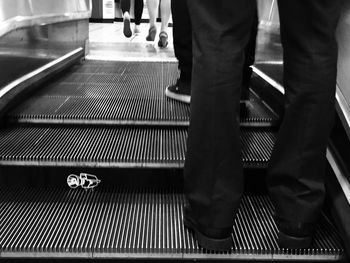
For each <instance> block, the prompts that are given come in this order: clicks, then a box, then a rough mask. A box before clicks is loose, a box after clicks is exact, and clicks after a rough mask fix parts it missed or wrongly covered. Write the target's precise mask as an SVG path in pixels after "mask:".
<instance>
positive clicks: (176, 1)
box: [171, 0, 192, 82]
mask: <svg viewBox="0 0 350 263" xmlns="http://www.w3.org/2000/svg"><path fill="white" fill-rule="evenodd" d="M171 14H172V18H173V38H174V52H175V56H176V58H177V60H178V61H179V70H180V79H181V80H182V81H184V82H191V78H192V26H191V19H190V15H189V13H188V7H187V0H173V1H171Z"/></svg>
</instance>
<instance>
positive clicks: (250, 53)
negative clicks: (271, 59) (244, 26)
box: [241, 9, 259, 101]
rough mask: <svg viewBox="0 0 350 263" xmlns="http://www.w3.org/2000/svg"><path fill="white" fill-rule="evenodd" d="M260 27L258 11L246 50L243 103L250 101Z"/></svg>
mask: <svg viewBox="0 0 350 263" xmlns="http://www.w3.org/2000/svg"><path fill="white" fill-rule="evenodd" d="M256 10H257V9H256ZM258 25H259V19H258V11H256V12H255V14H254V21H253V26H252V29H251V32H250V36H249V41H248V44H247V46H246V47H245V49H244V54H245V58H244V66H243V78H242V94H241V100H243V101H247V100H249V86H250V78H251V76H252V73H253V70H252V68H251V66H252V65H253V64H254V61H255V48H256V37H257V34H258Z"/></svg>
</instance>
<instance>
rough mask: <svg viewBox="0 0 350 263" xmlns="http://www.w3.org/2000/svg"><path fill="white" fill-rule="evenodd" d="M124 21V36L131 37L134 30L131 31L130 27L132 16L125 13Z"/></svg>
mask: <svg viewBox="0 0 350 263" xmlns="http://www.w3.org/2000/svg"><path fill="white" fill-rule="evenodd" d="M123 23H124V27H123V33H124V36H125V37H127V38H129V37H131V36H132V32H131V28H130V16H129V15H127V14H124V18H123Z"/></svg>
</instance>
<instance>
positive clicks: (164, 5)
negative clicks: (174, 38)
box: [158, 0, 171, 47]
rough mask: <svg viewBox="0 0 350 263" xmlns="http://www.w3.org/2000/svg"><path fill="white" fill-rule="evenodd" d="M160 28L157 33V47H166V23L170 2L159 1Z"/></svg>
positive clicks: (168, 17) (169, 12) (167, 21)
mask: <svg viewBox="0 0 350 263" xmlns="http://www.w3.org/2000/svg"><path fill="white" fill-rule="evenodd" d="M160 14H161V20H162V23H161V28H160V33H159V42H158V46H159V47H166V46H167V45H168V23H169V19H170V15H171V10H170V0H160Z"/></svg>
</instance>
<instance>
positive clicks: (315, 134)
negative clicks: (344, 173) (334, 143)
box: [267, 0, 342, 248]
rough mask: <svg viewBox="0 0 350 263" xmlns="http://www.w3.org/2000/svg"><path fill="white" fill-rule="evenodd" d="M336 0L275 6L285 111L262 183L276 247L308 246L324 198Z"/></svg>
mask: <svg viewBox="0 0 350 263" xmlns="http://www.w3.org/2000/svg"><path fill="white" fill-rule="evenodd" d="M341 2H342V0H333V1H324V0H310V1H305V0H281V1H279V2H278V4H279V12H280V21H281V39H282V44H283V49H284V54H283V55H284V87H285V91H286V94H285V98H286V99H285V101H286V104H285V109H286V112H285V116H284V119H283V123H282V125H281V127H280V130H279V134H278V138H277V142H276V145H275V147H274V151H273V154H272V157H271V161H270V168H269V173H268V178H267V182H268V188H269V192H270V194H271V197H272V200H273V202H274V204H275V207H276V220H277V225H278V227H279V230H280V232H279V244H280V246H282V247H289V248H302V247H307V246H309V245H310V242H311V239H312V232H313V224H314V223H315V221H316V220H317V218H318V215H319V213H320V210H321V207H322V204H323V200H324V195H325V188H324V174H325V161H326V147H327V140H328V136H329V133H330V130H331V127H332V124H333V117H334V96H335V83H336V68H337V43H336V40H335V29H336V25H337V22H338V18H339V14H340V7H341ZM296 17H298V19H296Z"/></svg>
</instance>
